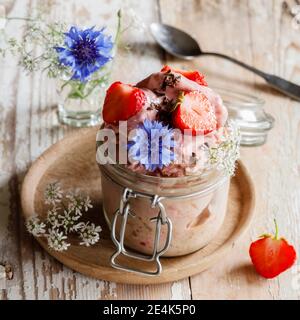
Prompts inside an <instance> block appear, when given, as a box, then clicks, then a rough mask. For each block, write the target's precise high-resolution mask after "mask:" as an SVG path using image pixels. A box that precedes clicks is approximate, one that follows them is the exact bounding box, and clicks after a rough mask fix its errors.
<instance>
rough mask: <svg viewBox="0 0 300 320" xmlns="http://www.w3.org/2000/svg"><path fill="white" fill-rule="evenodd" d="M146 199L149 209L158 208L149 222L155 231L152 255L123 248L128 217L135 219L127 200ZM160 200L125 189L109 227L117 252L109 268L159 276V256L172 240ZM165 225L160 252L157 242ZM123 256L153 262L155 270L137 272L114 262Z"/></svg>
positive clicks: (170, 223)
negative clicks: (163, 242)
mask: <svg viewBox="0 0 300 320" xmlns="http://www.w3.org/2000/svg"><path fill="white" fill-rule="evenodd" d="M138 197H140V198H148V199H149V200H150V204H151V208H156V207H157V208H158V209H159V212H158V215H157V216H156V217H153V218H151V219H150V220H151V221H156V229H155V238H154V247H153V253H152V255H143V254H138V253H136V252H133V251H128V250H126V249H125V247H124V237H125V231H126V224H127V219H128V216H130V217H133V218H135V215H134V213H133V212H132V211H130V203H129V200H130V199H131V198H138ZM161 200H162V198H161V197H159V196H158V195H154V196H153V195H147V194H143V193H138V192H133V191H132V190H130V189H128V188H125V189H124V191H123V194H122V197H121V201H120V207H119V209H118V210H117V211H116V212H115V215H114V219H113V222H112V227H111V238H112V240H113V242H114V244H115V246H116V248H117V251H116V252H115V253H114V254H113V255H112V257H111V259H110V263H111V266H112V267H114V268H116V269H120V270H125V271H130V272H135V273H139V274H142V275H147V276H156V275H159V274H160V273H161V271H162V265H161V262H160V260H159V258H160V256H161V255H163V254H164V253H165V252H166V251H167V250H168V249H169V246H170V244H171V239H172V222H171V220H170V219H169V218H168V217H167V214H166V210H165V207H164V205H163V204H162V203H161ZM118 218H121V219H122V220H121V227H120V234H119V240H118V239H117V237H116V224H117V220H118ZM162 225H166V226H167V228H168V231H167V238H166V242H165V244H164V246H163V248H162V249H161V250H159V248H158V247H159V241H160V233H161V226H162ZM121 254H123V255H124V256H127V257H130V258H132V259H137V260H142V261H149V262H151V261H155V262H156V270H155V271H153V272H151V271H147V270H139V269H135V268H131V267H127V266H123V265H121V264H119V263H117V262H116V258H117V257H118V256H119V255H121Z"/></svg>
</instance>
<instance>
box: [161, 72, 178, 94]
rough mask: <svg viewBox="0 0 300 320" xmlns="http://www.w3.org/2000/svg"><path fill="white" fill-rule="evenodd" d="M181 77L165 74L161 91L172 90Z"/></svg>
mask: <svg viewBox="0 0 300 320" xmlns="http://www.w3.org/2000/svg"><path fill="white" fill-rule="evenodd" d="M180 78H181V76H180V75H175V74H174V73H171V72H170V73H167V74H166V76H165V78H164V81H163V83H162V86H161V89H162V90H166V88H167V87H171V88H174V87H175V86H176V85H177V84H178V83H179V81H180Z"/></svg>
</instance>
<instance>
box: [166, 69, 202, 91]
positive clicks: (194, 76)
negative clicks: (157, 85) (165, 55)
mask: <svg viewBox="0 0 300 320" xmlns="http://www.w3.org/2000/svg"><path fill="white" fill-rule="evenodd" d="M169 71H174V72H176V73H180V74H182V75H183V76H184V77H186V78H187V79H189V80H191V81H194V82H197V83H198V84H200V85H201V86H207V82H206V81H205V79H204V75H203V74H202V73H200V72H199V71H196V70H195V71H190V70H189V71H188V70H177V69H172V68H171V67H169V66H164V67H163V68H162V69H161V72H169Z"/></svg>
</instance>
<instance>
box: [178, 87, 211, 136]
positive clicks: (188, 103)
mask: <svg viewBox="0 0 300 320" xmlns="http://www.w3.org/2000/svg"><path fill="white" fill-rule="evenodd" d="M172 117H173V126H174V127H175V128H179V129H181V130H182V131H183V130H184V129H191V130H192V133H193V135H197V134H207V133H209V132H211V131H213V130H215V129H216V128H217V119H216V115H215V109H214V107H213V106H212V104H211V103H210V102H209V100H208V99H207V97H206V96H205V95H204V94H203V93H201V92H198V91H192V92H189V93H183V92H182V93H181V94H180V95H179V101H178V103H177V106H176V109H175V111H174V112H173V116H172Z"/></svg>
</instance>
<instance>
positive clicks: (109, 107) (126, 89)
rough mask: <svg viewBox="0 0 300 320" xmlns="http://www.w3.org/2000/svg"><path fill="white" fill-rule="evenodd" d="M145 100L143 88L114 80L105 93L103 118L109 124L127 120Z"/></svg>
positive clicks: (139, 108)
mask: <svg viewBox="0 0 300 320" xmlns="http://www.w3.org/2000/svg"><path fill="white" fill-rule="evenodd" d="M145 101H146V96H145V94H144V92H143V90H141V89H139V88H136V87H133V86H132V85H129V84H124V83H122V82H119V81H118V82H115V83H113V84H112V85H111V86H110V87H109V88H108V90H107V93H106V97H105V101H104V105H103V119H104V121H105V122H107V123H110V124H113V123H117V122H118V121H125V120H128V119H129V118H131V117H132V116H134V115H135V114H137V113H138V112H139V111H140V110H141V109H142V108H143V106H144V104H145Z"/></svg>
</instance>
